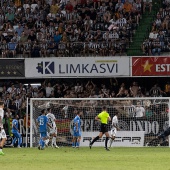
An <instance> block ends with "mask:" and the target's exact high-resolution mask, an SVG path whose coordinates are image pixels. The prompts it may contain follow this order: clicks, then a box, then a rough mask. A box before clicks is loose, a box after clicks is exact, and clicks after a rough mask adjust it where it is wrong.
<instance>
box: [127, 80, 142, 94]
mask: <svg viewBox="0 0 170 170" xmlns="http://www.w3.org/2000/svg"><path fill="white" fill-rule="evenodd" d="M140 89H141V87H140V86H139V85H138V82H135V81H134V82H133V83H132V85H131V86H130V88H129V90H130V93H131V95H132V96H133V97H136V96H137V94H138V91H139V90H140Z"/></svg>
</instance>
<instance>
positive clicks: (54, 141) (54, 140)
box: [52, 136, 56, 146]
mask: <svg viewBox="0 0 170 170" xmlns="http://www.w3.org/2000/svg"><path fill="white" fill-rule="evenodd" d="M52 145H55V146H56V137H55V136H53V138H52Z"/></svg>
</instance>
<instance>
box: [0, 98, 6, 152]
mask: <svg viewBox="0 0 170 170" xmlns="http://www.w3.org/2000/svg"><path fill="white" fill-rule="evenodd" d="M3 108H4V103H3V102H2V101H1V102H0V155H4V153H3V151H2V149H3V146H4V144H5V141H6V133H5V130H4V127H3V118H4V110H3Z"/></svg>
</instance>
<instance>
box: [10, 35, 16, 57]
mask: <svg viewBox="0 0 170 170" xmlns="http://www.w3.org/2000/svg"><path fill="white" fill-rule="evenodd" d="M16 48H17V42H15V41H14V39H13V38H12V39H11V42H9V43H8V55H9V57H10V58H13V57H16ZM11 55H12V56H11Z"/></svg>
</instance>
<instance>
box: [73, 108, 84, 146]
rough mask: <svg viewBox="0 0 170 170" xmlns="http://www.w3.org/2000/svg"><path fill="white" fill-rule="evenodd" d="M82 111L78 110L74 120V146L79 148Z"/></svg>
mask: <svg viewBox="0 0 170 170" xmlns="http://www.w3.org/2000/svg"><path fill="white" fill-rule="evenodd" d="M81 114H82V112H80V111H79V112H78V113H77V116H76V117H75V118H74V120H73V143H72V147H75V146H76V148H79V146H80V140H81V119H80V115H81Z"/></svg>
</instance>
